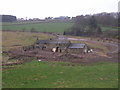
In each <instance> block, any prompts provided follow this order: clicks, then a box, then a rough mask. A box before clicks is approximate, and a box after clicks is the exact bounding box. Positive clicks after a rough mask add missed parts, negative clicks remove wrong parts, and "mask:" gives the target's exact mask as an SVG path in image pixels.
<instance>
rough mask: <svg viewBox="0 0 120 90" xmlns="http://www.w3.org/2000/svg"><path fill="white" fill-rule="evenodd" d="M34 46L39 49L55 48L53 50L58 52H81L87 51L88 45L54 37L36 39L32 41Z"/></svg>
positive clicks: (50, 49)
mask: <svg viewBox="0 0 120 90" xmlns="http://www.w3.org/2000/svg"><path fill="white" fill-rule="evenodd" d="M34 47H35V48H37V49H40V50H49V51H52V49H53V48H54V49H55V52H60V53H63V52H65V53H77V54H83V53H87V51H88V46H87V45H86V44H82V43H71V42H70V41H69V40H67V39H61V38H56V39H55V38H54V39H48V40H38V39H37V40H36V41H35V43H34Z"/></svg>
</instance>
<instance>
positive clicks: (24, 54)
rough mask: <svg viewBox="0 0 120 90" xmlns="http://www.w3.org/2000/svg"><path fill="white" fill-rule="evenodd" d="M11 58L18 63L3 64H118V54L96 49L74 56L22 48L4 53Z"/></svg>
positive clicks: (72, 54)
mask: <svg viewBox="0 0 120 90" xmlns="http://www.w3.org/2000/svg"><path fill="white" fill-rule="evenodd" d="M3 53H5V54H7V55H8V56H9V59H8V60H9V61H10V60H17V62H14V63H13V62H11V63H3V66H4V65H17V64H22V63H24V62H29V61H32V60H38V61H58V62H72V63H80V64H91V63H94V62H99V61H108V62H118V54H117V53H114V54H107V53H106V54H105V53H103V52H101V51H100V50H97V49H94V51H93V52H91V53H86V54H83V55H81V54H74V53H58V52H56V53H54V52H52V51H47V50H39V49H36V50H29V51H23V50H22V49H21V48H18V49H15V50H10V51H8V52H3Z"/></svg>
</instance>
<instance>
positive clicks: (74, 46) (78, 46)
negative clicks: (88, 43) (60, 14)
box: [68, 43, 85, 48]
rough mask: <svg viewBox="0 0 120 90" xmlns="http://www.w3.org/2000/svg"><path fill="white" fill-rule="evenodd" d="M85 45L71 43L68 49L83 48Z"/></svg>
mask: <svg viewBox="0 0 120 90" xmlns="http://www.w3.org/2000/svg"><path fill="white" fill-rule="evenodd" d="M84 47H85V44H81V43H72V44H70V46H69V47H68V48H84Z"/></svg>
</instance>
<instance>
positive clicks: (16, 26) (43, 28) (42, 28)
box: [2, 22, 73, 33]
mask: <svg viewBox="0 0 120 90" xmlns="http://www.w3.org/2000/svg"><path fill="white" fill-rule="evenodd" d="M72 25H73V23H47V22H37V23H11V24H10V23H3V27H2V28H3V30H19V31H23V30H25V31H30V30H31V29H32V28H34V30H36V31H39V32H58V33H63V31H64V30H65V29H67V28H69V27H71V26H72Z"/></svg>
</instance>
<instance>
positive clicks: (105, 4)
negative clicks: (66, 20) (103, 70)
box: [0, 0, 119, 19]
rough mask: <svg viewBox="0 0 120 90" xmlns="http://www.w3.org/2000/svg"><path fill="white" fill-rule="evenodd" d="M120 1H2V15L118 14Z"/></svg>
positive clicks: (0, 8)
mask: <svg viewBox="0 0 120 90" xmlns="http://www.w3.org/2000/svg"><path fill="white" fill-rule="evenodd" d="M118 1H119V0H0V14H9V15H15V16H17V18H25V17H28V18H41V19H42V18H45V17H48V16H51V17H58V16H70V17H72V16H77V15H81V14H83V15H85V14H95V13H101V12H117V11H118Z"/></svg>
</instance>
